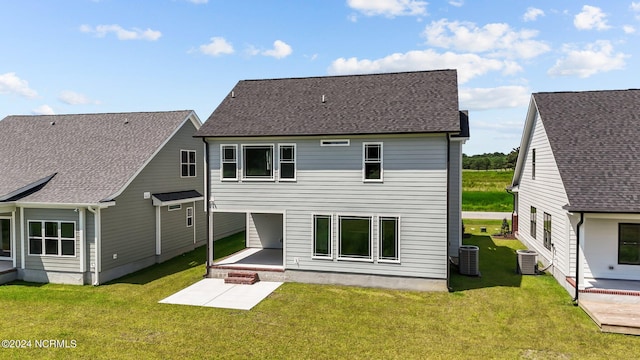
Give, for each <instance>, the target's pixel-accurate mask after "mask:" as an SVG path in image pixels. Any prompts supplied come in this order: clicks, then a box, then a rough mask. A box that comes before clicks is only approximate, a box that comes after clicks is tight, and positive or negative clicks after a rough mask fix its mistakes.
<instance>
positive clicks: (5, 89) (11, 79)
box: [0, 72, 38, 98]
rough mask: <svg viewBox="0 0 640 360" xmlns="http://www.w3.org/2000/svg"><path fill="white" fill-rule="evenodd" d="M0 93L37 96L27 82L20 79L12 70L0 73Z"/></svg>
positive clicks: (29, 96)
mask: <svg viewBox="0 0 640 360" xmlns="http://www.w3.org/2000/svg"><path fill="white" fill-rule="evenodd" d="M0 94H17V95H20V96H24V97H26V98H35V97H36V96H38V93H37V92H36V91H35V90H33V89H31V88H30V87H29V82H27V81H26V80H23V79H20V78H19V77H18V76H17V75H16V73H13V72H8V73H5V74H0Z"/></svg>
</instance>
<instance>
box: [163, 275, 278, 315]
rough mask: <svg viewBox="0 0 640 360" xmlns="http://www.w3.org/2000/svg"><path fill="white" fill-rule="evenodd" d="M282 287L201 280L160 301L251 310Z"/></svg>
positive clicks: (275, 283)
mask: <svg viewBox="0 0 640 360" xmlns="http://www.w3.org/2000/svg"><path fill="white" fill-rule="evenodd" d="M280 285H282V283H281V282H269V281H260V282H257V283H255V284H253V285H236V284H225V283H224V280H223V279H203V280H200V281H198V282H197V283H195V284H193V285H191V286H189V287H187V288H185V289H183V290H180V291H178V292H177V293H175V294H173V295H171V296H169V297H167V298H165V299H162V300H160V301H159V302H160V303H163V304H177V305H193V306H206V307H216V308H224V309H237V310H251V308H253V307H254V306H256V305H258V304H259V303H260V302H261V301H262V300H264V299H265V298H266V297H267V296H269V294H271V293H272V292H273V291H275V290H276V289H277V288H278V287H280Z"/></svg>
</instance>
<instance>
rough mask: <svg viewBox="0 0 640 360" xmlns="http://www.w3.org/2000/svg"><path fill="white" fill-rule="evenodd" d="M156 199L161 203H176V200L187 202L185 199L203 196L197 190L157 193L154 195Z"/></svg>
mask: <svg viewBox="0 0 640 360" xmlns="http://www.w3.org/2000/svg"><path fill="white" fill-rule="evenodd" d="M152 195H153V196H154V197H155V198H156V199H158V200H160V201H163V202H165V201H176V200H185V199H194V198H199V197H202V194H200V193H199V192H197V191H196V190H187V191H174V192H168V193H157V194H152Z"/></svg>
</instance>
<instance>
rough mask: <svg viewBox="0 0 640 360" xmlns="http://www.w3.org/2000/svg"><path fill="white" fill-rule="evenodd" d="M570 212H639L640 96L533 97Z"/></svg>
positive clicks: (624, 92)
mask: <svg viewBox="0 0 640 360" xmlns="http://www.w3.org/2000/svg"><path fill="white" fill-rule="evenodd" d="M533 98H534V100H535V103H536V106H537V108H538V111H539V113H540V117H541V119H542V123H543V125H544V128H545V131H546V133H547V136H548V138H549V142H550V144H551V148H552V150H553V155H554V157H555V160H556V163H557V164H558V169H559V171H560V176H561V177H562V181H563V183H564V186H565V189H566V192H567V195H568V198H569V206H568V207H567V208H568V209H569V210H571V211H585V212H640V90H610V91H585V92H563V93H536V94H533Z"/></svg>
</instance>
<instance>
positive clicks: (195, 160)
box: [180, 149, 198, 179]
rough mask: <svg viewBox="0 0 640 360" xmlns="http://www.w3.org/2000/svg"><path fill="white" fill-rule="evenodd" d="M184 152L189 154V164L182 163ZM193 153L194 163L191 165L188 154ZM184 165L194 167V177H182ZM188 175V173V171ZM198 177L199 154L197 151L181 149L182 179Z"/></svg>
mask: <svg viewBox="0 0 640 360" xmlns="http://www.w3.org/2000/svg"><path fill="white" fill-rule="evenodd" d="M183 152H187V162H186V163H185V162H182V153H183ZM190 152H192V153H193V154H194V163H193V164H191V163H190V162H189V155H188V153H190ZM183 165H187V166H189V165H194V170H193V175H186V176H185V175H182V166H183ZM187 173H188V171H187ZM197 176H198V152H197V151H196V150H192V149H180V177H181V178H183V179H185V178H194V177H197Z"/></svg>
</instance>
